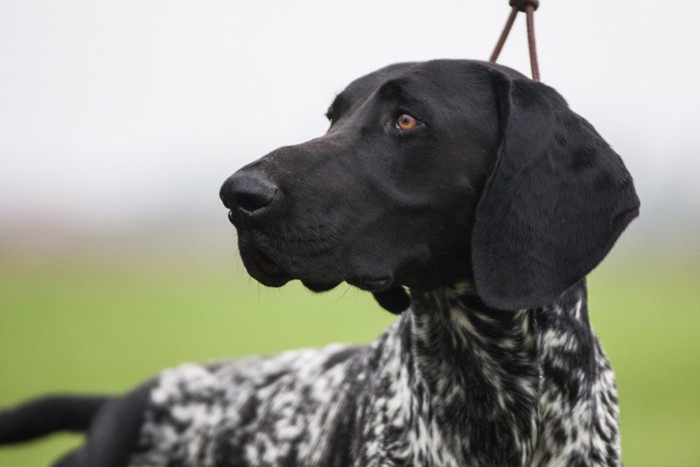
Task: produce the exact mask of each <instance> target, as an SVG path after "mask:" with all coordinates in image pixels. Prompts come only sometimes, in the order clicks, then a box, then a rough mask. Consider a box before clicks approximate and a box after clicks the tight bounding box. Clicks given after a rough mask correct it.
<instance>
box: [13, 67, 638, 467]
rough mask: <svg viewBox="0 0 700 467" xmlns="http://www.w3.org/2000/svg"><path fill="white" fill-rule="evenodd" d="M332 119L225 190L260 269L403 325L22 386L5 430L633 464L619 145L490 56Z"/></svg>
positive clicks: (423, 70) (348, 456)
mask: <svg viewBox="0 0 700 467" xmlns="http://www.w3.org/2000/svg"><path fill="white" fill-rule="evenodd" d="M280 111H281V112H282V114H283V117H285V118H286V117H289V116H291V115H292V114H293V112H292V110H290V109H282V110H280ZM327 116H328V119H329V121H330V127H329V129H328V131H327V132H326V133H325V134H324V135H323V136H321V137H319V138H316V139H313V140H311V141H308V142H305V143H303V144H299V145H295V146H288V147H282V148H280V149H277V150H275V151H273V152H271V153H270V154H268V155H266V156H265V157H263V158H261V159H259V160H258V161H256V162H253V163H252V164H249V165H247V166H246V167H244V168H242V169H241V170H239V171H238V172H236V173H235V174H233V175H232V176H231V177H229V178H228V179H227V180H226V182H225V183H224V184H223V186H222V187H221V190H220V195H221V199H222V200H223V203H224V204H225V206H226V208H227V209H228V210H229V218H230V220H231V222H232V223H233V224H234V226H235V227H236V229H237V232H238V245H239V250H240V253H241V257H242V259H243V263H244V264H245V267H246V269H247V270H248V272H249V273H250V274H251V275H252V276H253V277H254V278H255V279H257V280H258V281H259V282H261V283H262V284H264V285H267V286H272V287H279V286H282V285H284V284H285V283H287V282H288V281H290V280H293V279H298V280H300V281H301V282H302V283H303V284H304V285H305V286H306V287H308V288H309V289H311V290H313V291H319V292H320V291H325V290H329V289H332V288H333V287H335V286H337V285H338V284H340V283H341V282H347V283H349V284H351V285H354V286H356V287H358V288H360V289H363V290H366V291H369V292H371V293H373V294H374V296H375V297H376V299H377V300H378V302H379V303H380V305H382V306H383V307H384V308H386V309H388V310H390V311H392V312H394V313H397V314H399V315H400V317H399V318H398V319H397V321H396V322H395V324H394V325H393V326H391V327H390V328H389V329H388V330H387V331H386V332H384V333H383V334H382V335H381V336H380V337H379V338H378V339H377V340H376V341H374V342H373V343H371V344H369V345H368V346H364V347H348V346H342V345H330V346H328V347H325V348H322V349H315V350H297V351H290V352H285V353H282V354H279V355H275V356H266V357H258V358H249V359H240V360H235V361H223V362H215V363H211V364H207V365H194V364H186V365H183V366H181V367H179V368H175V369H170V370H166V371H164V372H163V373H161V374H160V375H159V376H158V377H156V378H154V379H153V380H151V381H148V382H146V383H145V384H143V385H142V386H140V387H138V388H136V389H134V390H133V391H132V392H130V393H129V394H127V395H125V396H121V397H115V398H108V397H100V396H85V397H80V396H75V397H72V396H55V397H47V398H44V399H39V400H35V401H32V402H28V403H26V404H25V405H23V406H20V407H17V408H15V409H13V410H7V411H5V412H3V413H2V415H0V441H2V442H3V443H9V442H17V441H22V440H27V439H32V438H35V437H37V436H40V435H43V434H46V433H48V432H51V431H54V430H58V429H72V430H86V431H87V439H86V442H85V444H84V445H83V446H82V447H80V448H78V449H77V450H76V451H74V452H71V453H69V454H67V455H66V456H65V457H63V458H62V459H60V460H59V461H58V462H57V463H56V464H55V465H56V466H59V467H87V466H90V467H95V466H101V467H117V466H131V467H145V466H199V467H202V466H441V467H444V466H545V465H547V466H564V465H566V466H599V465H600V466H615V465H620V462H621V460H620V444H619V439H620V437H619V430H618V404H617V402H618V401H617V395H616V389H615V379H614V374H613V371H612V369H611V366H610V364H609V362H608V360H607V358H606V356H605V353H604V352H603V349H602V347H601V345H600V343H599V341H598V339H597V338H596V336H595V334H594V333H593V331H592V329H591V326H590V324H589V319H588V312H587V305H586V300H587V298H586V297H587V292H586V283H585V276H586V275H587V274H588V273H589V272H590V271H591V270H592V269H593V268H594V267H595V266H596V265H597V264H598V263H599V262H600V261H601V260H602V259H603V258H604V257H605V256H606V254H607V253H608V252H609V251H610V249H611V248H612V246H613V244H614V243H615V242H616V240H617V239H618V237H619V236H620V234H621V233H622V231H623V230H624V229H625V228H626V226H627V225H628V224H629V223H630V221H631V220H632V219H634V218H635V217H636V216H637V215H638V212H639V199H638V197H637V195H636V193H635V189H634V185H633V180H632V177H631V176H630V174H629V172H628V171H627V169H626V168H625V166H624V164H623V162H622V160H621V159H620V157H619V156H618V155H617V154H616V153H615V152H614V151H613V150H612V149H611V148H610V146H609V145H608V144H607V143H606V142H605V141H604V140H603V139H602V137H601V136H600V135H599V134H598V133H597V132H596V130H595V129H594V128H593V127H592V126H591V125H590V124H589V123H588V122H587V121H586V120H584V119H583V118H582V117H580V116H579V115H577V114H575V113H574V112H573V111H571V110H570V109H569V108H568V106H567V104H566V102H565V101H564V99H563V98H562V97H561V96H560V95H559V94H558V93H557V92H556V91H554V90H553V89H551V88H550V87H548V86H546V85H544V84H542V83H539V82H534V81H531V80H529V79H528V78H526V77H525V76H523V75H521V74H519V73H518V72H516V71H514V70H512V69H509V68H507V67H504V66H500V65H494V64H491V63H486V62H479V61H468V60H435V61H428V62H420V63H402V64H396V65H392V66H388V67H386V68H383V69H380V70H378V71H376V72H373V73H370V74H368V75H366V76H364V77H362V78H359V79H357V80H356V81H354V82H352V83H351V84H350V85H349V86H348V87H347V88H346V89H345V90H344V91H342V92H341V93H340V94H338V95H337V97H336V98H335V100H334V101H333V103H332V105H331V106H330V108H329V110H328V113H327ZM272 118H273V119H274V120H276V121H275V122H274V123H279V120H277V119H276V118H275V116H274V115H273V116H272ZM282 121H283V120H282ZM268 123H270V122H268ZM272 128H273V129H274V125H272Z"/></svg>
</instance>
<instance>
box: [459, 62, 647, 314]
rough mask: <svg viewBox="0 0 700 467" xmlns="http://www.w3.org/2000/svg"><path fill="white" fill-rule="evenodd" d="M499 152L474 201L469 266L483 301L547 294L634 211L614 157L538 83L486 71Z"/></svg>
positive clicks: (596, 256) (510, 301) (547, 298)
mask: <svg viewBox="0 0 700 467" xmlns="http://www.w3.org/2000/svg"><path fill="white" fill-rule="evenodd" d="M492 76H493V83H494V89H495V93H496V96H497V99H498V100H499V114H500V115H499V119H500V133H499V140H500V141H499V146H498V153H497V159H496V161H495V162H494V166H493V169H492V170H491V174H490V176H489V178H488V180H487V182H486V184H485V186H484V190H483V192H482V194H481V198H480V200H479V203H478V205H477V210H476V219H475V222H474V227H473V232H472V244H471V249H472V268H473V274H474V282H475V286H476V289H477V291H478V293H479V295H480V296H481V298H482V300H484V302H485V303H486V304H488V305H490V306H492V307H495V308H498V309H503V310H517V309H523V308H536V307H540V306H543V305H545V304H547V303H550V302H552V301H553V300H554V299H555V298H557V297H558V296H559V295H560V294H561V293H563V292H564V291H565V290H566V289H567V288H569V287H570V286H571V285H573V284H574V283H576V282H577V281H579V280H580V279H581V278H583V277H584V276H585V275H586V274H588V272H590V271H591V270H592V269H593V268H594V267H595V266H596V265H597V264H598V263H599V262H600V261H601V260H602V259H603V257H605V255H606V254H607V253H608V251H610V249H611V248H612V246H613V244H614V243H615V241H616V240H617V238H618V237H619V235H620V234H621V233H622V231H623V230H624V229H625V227H626V226H627V225H628V224H629V222H630V221H631V220H632V219H634V218H635V217H636V216H637V214H638V213H639V199H638V198H637V194H636V193H635V190H634V185H633V183H632V177H631V175H630V174H629V172H628V171H627V169H626V168H625V166H624V164H623V163H622V160H621V159H620V157H619V156H618V155H617V154H616V153H615V152H614V151H613V150H612V149H611V148H610V146H609V145H608V144H607V143H606V142H605V141H604V140H603V138H601V136H600V135H599V134H598V133H597V132H596V131H595V129H594V128H593V127H592V126H591V125H590V124H589V123H588V122H587V121H586V120H585V119H583V118H582V117H580V116H579V115H577V114H575V113H574V112H572V111H571V110H570V109H569V107H568V105H567V104H566V102H565V101H564V99H563V98H562V97H561V96H560V95H559V94H558V93H557V92H556V91H554V90H553V89H551V88H549V87H548V86H545V85H544V84H541V83H537V82H534V81H530V80H527V79H511V78H509V77H507V76H504V75H503V74H501V73H497V72H493V73H492Z"/></svg>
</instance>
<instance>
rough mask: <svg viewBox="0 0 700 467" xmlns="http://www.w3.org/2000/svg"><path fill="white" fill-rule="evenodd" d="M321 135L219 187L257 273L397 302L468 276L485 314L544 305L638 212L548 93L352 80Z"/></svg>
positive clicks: (489, 84) (539, 87)
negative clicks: (405, 294)
mask: <svg viewBox="0 0 700 467" xmlns="http://www.w3.org/2000/svg"><path fill="white" fill-rule="evenodd" d="M328 118H329V120H330V122H331V126H330V128H329V130H328V132H327V133H326V134H325V135H323V136H321V137H320V138H317V139H313V140H311V141H308V142H306V143H303V144H299V145H296V146H288V147H283V148H280V149H278V150H276V151H273V152H272V153H270V154H268V155H267V156H265V157H263V158H262V159H260V160H258V161H256V162H254V163H252V164H250V165H248V166H246V167H244V168H243V169H241V170H239V171H238V172H236V173H235V174H234V175H232V176H231V177H230V178H229V179H228V180H227V181H226V182H225V183H224V185H223V186H222V188H221V198H222V199H223V201H224V204H225V205H226V206H227V207H228V208H229V209H230V219H231V221H232V222H233V223H234V225H235V226H236V229H237V230H238V238H239V248H240V251H241V256H242V258H243V262H244V264H245V266H246V268H247V269H248V271H249V272H250V274H251V275H252V276H253V277H255V278H256V279H258V280H259V281H260V282H262V283H263V284H266V285H270V286H281V285H283V284H285V283H286V282H288V281H289V280H291V279H300V280H301V281H302V282H303V283H304V284H305V285H306V286H307V287H309V288H310V289H312V290H316V291H322V290H328V289H330V288H333V287H335V286H336V285H338V284H339V283H340V282H343V281H346V282H348V283H350V284H353V285H356V286H358V287H360V288H362V289H365V290H370V291H373V292H375V295H376V296H377V298H378V299H379V300H380V303H381V302H384V303H383V304H384V305H385V306H387V307H388V308H392V307H393V308H400V307H403V306H405V304H406V301H405V300H404V299H403V298H402V296H401V294H400V293H398V292H397V291H399V290H400V289H399V288H398V287H400V286H408V287H411V288H418V289H430V288H435V287H439V286H443V285H449V284H452V283H454V282H457V281H460V280H465V279H466V280H469V281H472V282H473V283H474V284H475V286H476V289H477V292H478V293H479V295H480V296H481V298H482V299H483V300H484V302H486V303H487V304H488V305H490V306H493V307H496V308H501V309H520V308H527V307H535V306H541V305H544V304H546V303H548V302H550V301H552V300H553V299H554V298H556V297H557V296H558V295H559V294H561V293H562V292H563V291H564V290H565V289H566V288H568V287H569V286H571V285H572V284H574V283H575V282H577V281H578V280H579V279H581V278H582V277H583V276H585V275H586V274H587V273H588V272H589V271H590V270H591V269H592V268H593V267H595V265H596V264H598V262H599V261H600V260H601V259H602V258H603V257H604V256H605V255H606V254H607V252H608V251H609V250H610V248H611V247H612V245H613V243H614V242H615V240H616V239H617V237H618V236H619V235H620V233H621V232H622V230H623V229H624V228H625V226H626V225H627V224H628V223H629V222H630V220H631V219H633V218H634V217H635V216H636V215H637V212H638V206H639V201H638V199H637V197H636V194H635V192H634V187H633V184H632V178H631V176H630V175H629V173H628V172H627V170H626V169H625V167H624V165H623V164H622V161H621V160H620V158H619V156H617V154H615V153H614V152H613V151H612V149H610V147H609V146H608V145H607V144H606V143H605V142H604V141H603V140H602V138H601V137H600V136H599V135H598V134H597V133H596V132H595V130H594V129H593V128H592V127H591V126H590V125H589V124H588V123H587V122H586V121H585V120H584V119H582V118H581V117H579V116H578V115H576V114H574V113H573V112H572V111H571V110H569V108H568V107H567V105H566V103H565V102H564V100H563V99H562V98H561V97H560V96H559V95H558V94H557V93H556V92H555V91H553V90H552V89H551V88H549V87H547V86H545V85H543V84H540V83H535V82H533V81H530V80H528V79H527V78H525V77H522V76H521V75H519V74H518V73H516V72H514V71H512V70H509V69H507V68H504V67H500V66H495V65H491V64H487V63H483V62H475V61H461V60H439V61H431V62H425V63H405V64H399V65H393V66H390V67H387V68H383V69H381V70H379V71H377V72H374V73H371V74H369V75H367V76H364V77H362V78H360V79H358V80H356V81H354V82H353V83H351V84H350V85H349V86H348V87H347V88H346V89H345V90H344V91H343V92H341V93H340V94H339V95H338V96H337V97H336V99H335V101H334V102H333V104H332V105H331V107H330V109H329V111H328Z"/></svg>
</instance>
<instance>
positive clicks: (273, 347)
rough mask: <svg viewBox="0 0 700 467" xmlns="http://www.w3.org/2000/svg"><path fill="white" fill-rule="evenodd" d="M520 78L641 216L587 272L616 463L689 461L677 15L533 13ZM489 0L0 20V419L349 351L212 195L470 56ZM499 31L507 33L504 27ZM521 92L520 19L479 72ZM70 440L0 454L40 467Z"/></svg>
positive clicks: (367, 319)
mask: <svg viewBox="0 0 700 467" xmlns="http://www.w3.org/2000/svg"><path fill="white" fill-rule="evenodd" d="M541 3H542V4H541V7H540V9H539V11H538V12H537V13H536V18H535V22H536V27H537V37H538V43H539V44H538V45H539V47H538V48H539V56H540V61H541V73H542V79H543V81H544V82H546V83H547V84H550V85H552V86H553V87H555V88H556V89H558V90H559V91H560V92H561V93H562V94H563V95H564V97H565V98H566V99H567V100H568V102H569V103H570V105H571V107H572V108H573V109H574V110H576V111H577V112H578V113H580V114H581V115H583V116H585V117H586V118H587V119H588V120H589V121H591V122H592V123H593V124H594V125H595V126H596V128H597V129H598V131H599V132H600V133H601V134H602V135H603V136H604V137H605V138H606V139H607V141H608V142H609V143H610V144H611V145H612V146H613V147H614V148H615V149H616V150H617V152H618V153H620V154H621V155H622V157H623V159H624V160H625V162H626V164H627V166H628V168H629V169H630V171H631V172H632V174H633V175H634V177H635V180H636V185H637V189H638V191H639V194H640V197H641V199H642V214H641V217H640V218H639V219H638V220H637V221H635V222H634V223H633V224H632V225H631V226H630V228H629V229H628V231H627V232H626V233H625V234H624V235H623V236H622V238H621V241H620V242H619V243H618V245H617V247H616V248H615V250H613V253H612V254H611V255H610V256H609V257H608V259H606V261H604V262H603V264H602V265H601V266H600V267H599V268H598V269H597V270H596V271H595V272H594V273H593V274H592V275H591V278H590V288H589V291H590V295H591V299H590V302H591V313H592V321H593V325H594V327H595V329H596V330H597V332H598V334H599V335H600V337H601V338H602V340H603V343H604V345H605V348H606V350H607V352H608V354H609V357H610V359H611V361H612V363H613V366H614V367H615V369H616V372H617V376H618V386H619V391H620V402H621V408H622V435H623V437H622V442H623V459H624V461H625V463H626V465H629V466H644V465H648V466H659V465H664V466H667V465H668V466H670V465H673V466H699V465H700V444H699V443H698V442H697V441H698V437H699V436H700V401H699V400H698V394H699V392H698V385H699V384H700V363H699V359H700V339H699V338H698V334H699V331H700V314H699V313H698V311H700V310H698V308H699V303H700V286H698V284H697V282H698V279H699V278H700V248H699V247H700V209H699V204H700V185H699V184H698V182H697V179H698V172H699V171H700V117H699V116H698V106H699V104H700V86H698V84H697V79H698V72H700V59H699V58H698V57H699V55H698V52H697V47H698V44H700V28H698V27H697V18H698V17H700V3H698V2H695V1H692V0H685V1H684V0H669V1H666V2H658V1H657V2H652V1H646V0H635V1H633V0H624V1H623V0H619V1H616V2H610V1H605V0H590V1H587V2H561V1H548V0H543V1H542V2H541ZM508 12H509V7H508V5H507V1H506V0H501V1H491V0H488V1H487V0H478V1H477V0H461V1H457V0H444V1H435V2H423V1H417V0H405V1H403V2H382V1H376V0H375V1H368V0H359V1H353V2H337V1H329V0H324V1H321V0H316V1H305V2H288V1H269V0H263V1H260V0H256V1H252V0H250V1H245V0H243V1H235V2H232V1H219V0H211V1H207V2H195V1H185V0H160V1H155V0H146V1H144V0H140V1H133V0H130V1H121V2H105V1H94V0H93V1H75V0H66V1H62V2H52V1H49V0H3V1H2V2H1V3H0V381H1V383H0V406H6V405H11V404H14V403H17V402H18V401H20V400H22V399H24V398H26V397H29V396H34V395H39V394H41V393H45V392H56V391H60V392H65V391H79V392H100V393H102V392H115V393H116V392H121V391H124V390H126V389H128V388H129V387H131V386H133V385H135V384H137V383H139V382H140V381H142V380H144V379H146V378H148V377H149V376H151V375H153V374H155V373H156V372H158V371H159V370H161V369H163V368H165V367H168V366H173V365H176V364H178V363H180V362H183V361H188V360H189V361H202V360H212V359H218V358H223V357H228V356H236V355H243V354H251V353H267V352H275V351H280V350H284V349H287V348H293V347H303V346H317V345H322V344H325V343H328V342H334V341H345V342H368V341H370V340H371V339H373V338H374V337H375V336H376V335H378V334H379V333H380V332H381V331H382V330H383V329H384V328H385V327H386V326H388V325H389V323H391V322H392V320H393V319H394V318H393V317H392V316H390V315H389V314H388V313H386V312H384V311H382V310H381V309H379V307H378V306H377V305H375V304H374V302H373V301H372V299H371V297H369V296H368V295H367V294H365V293H362V292H359V291H357V290H355V289H352V288H350V287H348V286H341V287H339V288H338V289H337V290H334V291H332V292H330V293H327V294H322V295H314V294H312V293H310V292H307V291H305V290H303V289H302V288H301V287H299V286H297V285H295V284H292V285H289V286H287V287H285V288H282V289H274V290H273V289H267V288H265V287H263V286H261V285H259V284H257V283H256V282H254V281H253V280H252V279H250V278H248V276H247V275H246V273H245V270H244V269H243V267H242V266H241V264H240V261H239V258H238V255H237V252H236V247H235V236H234V229H233V227H232V226H231V225H230V224H229V223H228V221H227V219H226V212H225V209H224V208H223V207H222V206H221V203H220V201H219V199H218V189H219V186H220V184H221V183H222V182H223V180H224V179H225V178H226V177H227V176H228V175H229V174H230V173H232V172H233V171H235V170H236V169H237V168H239V167H240V166H242V165H243V164H245V163H247V162H249V161H252V160H254V159H257V158H258V157H261V156H263V155H264V154H266V153H267V152H269V151H270V150H272V149H274V148H276V147H279V146H281V145H286V144H293V143H298V142H302V141H305V140H307V139H309V138H312V137H315V136H318V135H320V134H321V133H323V132H324V131H325V129H326V127H327V122H326V120H325V118H324V117H323V114H324V112H325V110H326V108H327V106H328V104H329V103H330V101H331V100H332V98H333V97H334V95H335V94H336V93H337V92H338V91H340V90H342V88H343V87H344V86H345V85H346V84H348V83H349V82H350V81H351V80H353V79H354V78H356V77H358V76H360V75H362V74H365V73H367V72H369V71H372V70H374V69H376V68H379V67H382V66H384V65H386V64H389V63H393V62H399V61H409V60H425V59H431V58H477V59H487V58H488V56H489V54H490V52H491V50H492V48H493V46H494V44H495V42H496V39H497V38H498V35H499V34H500V32H501V29H502V27H503V24H504V23H505V19H506V17H507V15H508ZM521 16H522V15H521ZM499 61H500V62H501V63H504V64H507V65H510V66H512V67H514V68H517V69H519V70H521V71H523V72H525V73H526V74H529V63H528V59H527V48H526V41H525V27H524V17H519V18H518V21H517V23H516V26H515V28H514V30H513V32H512V33H511V37H510V39H509V41H508V44H507V45H506V47H505V49H504V52H503V53H502V55H501V59H500V60H499ZM79 442H80V437H77V436H69V435H56V436H52V437H50V438H48V439H46V440H42V441H39V442H34V443H30V444H26V445H22V446H18V447H3V448H0V466H37V465H47V464H48V463H49V462H50V461H51V460H52V459H55V458H56V457H57V456H59V455H60V454H61V453H62V452H64V451H65V450H67V449H69V448H70V447H72V446H74V445H76V444H77V443H79Z"/></svg>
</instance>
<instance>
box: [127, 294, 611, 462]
mask: <svg viewBox="0 0 700 467" xmlns="http://www.w3.org/2000/svg"><path fill="white" fill-rule="evenodd" d="M412 299H413V307H412V309H410V310H408V311H406V312H405V313H404V314H403V315H402V316H401V317H400V318H399V319H398V320H397V322H396V323H395V324H394V325H393V326H392V327H391V328H390V329H389V330H387V331H386V332H385V333H384V334H382V335H381V336H380V337H379V338H378V339H377V340H376V341H375V342H373V343H372V344H371V345H369V346H366V347H346V346H341V345H330V346H328V347H325V348H322V349H314V350H298V351H290V352H285V353H282V354H279V355H276V356H269V357H261V358H249V359H241V360H234V361H229V362H220V363H213V364H210V365H206V366H203V365H191V364H188V365H183V366H180V367H178V368H175V369H172V370H167V371H165V372H163V373H162V374H161V375H160V377H159V379H158V382H157V384H156V386H155V387H154V388H153V389H152V391H151V394H150V402H149V406H148V409H147V411H146V414H145V423H144V425H143V427H142V430H141V435H140V443H139V451H138V453H136V454H135V455H133V457H132V460H131V464H130V465H131V466H133V467H146V466H161V465H163V466H165V465H167V466H193V467H194V466H199V467H205V466H274V465H283V466H366V467H369V466H407V465H415V466H467V465H473V466H505V465H513V466H515V465H522V466H530V465H532V466H539V465H552V466H563V465H567V466H574V465H581V466H583V465H586V466H590V465H606V466H607V465H610V466H613V465H619V463H620V458H619V435H618V422H617V418H618V409H617V397H616V390H615V381H614V376H613V373H612V371H611V369H610V365H609V363H608V360H607V359H606V357H605V354H604V353H603V350H602V348H601V346H600V344H599V342H598V340H597V338H596V337H595V335H594V334H593V332H592V330H591V327H590V325H589V322H588V313H587V307H586V289H585V283H583V282H581V283H579V284H577V285H576V286H574V287H572V288H571V289H570V290H568V291H567V292H566V293H564V294H563V295H562V296H561V297H560V298H559V299H558V300H557V301H556V302H555V303H553V304H552V305H551V306H547V307H544V308H542V309H538V310H522V311H518V312H504V311H497V310H493V309H489V308H488V307H486V306H485V305H484V304H483V303H481V301H480V300H479V299H478V298H477V297H476V295H474V294H472V293H471V291H470V288H469V287H468V286H466V285H464V284H462V285H459V286H456V287H451V288H446V289H442V290H440V291H437V292H432V293H415V292H414V293H413V294H412ZM495 447H497V449H495Z"/></svg>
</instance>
